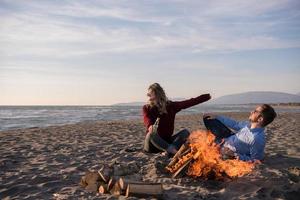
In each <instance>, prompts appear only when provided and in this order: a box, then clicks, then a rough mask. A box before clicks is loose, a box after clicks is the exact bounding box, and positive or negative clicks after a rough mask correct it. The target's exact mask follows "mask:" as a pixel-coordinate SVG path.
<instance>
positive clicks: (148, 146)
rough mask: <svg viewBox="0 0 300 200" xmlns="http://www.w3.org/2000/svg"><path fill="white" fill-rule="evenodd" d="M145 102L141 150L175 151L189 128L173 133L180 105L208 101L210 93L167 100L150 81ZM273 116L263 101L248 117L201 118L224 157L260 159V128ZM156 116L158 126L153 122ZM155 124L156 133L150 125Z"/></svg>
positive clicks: (211, 116)
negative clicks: (246, 119)
mask: <svg viewBox="0 0 300 200" xmlns="http://www.w3.org/2000/svg"><path fill="white" fill-rule="evenodd" d="M147 96H148V98H149V102H148V104H146V105H144V106H143V118H144V124H145V126H146V128H147V131H146V137H145V141H144V151H146V152H149V153H158V152H162V151H165V152H168V153H169V154H171V155H173V154H175V153H176V152H177V151H178V149H179V148H180V146H181V145H182V144H183V143H185V142H186V140H187V138H188V137H189V134H190V132H189V131H188V130H187V129H184V130H181V131H179V132H178V133H176V134H174V135H173V131H174V121H175V115H176V114H177V113H178V112H179V111H181V110H182V109H186V108H189V107H192V106H195V105H197V104H200V103H203V102H205V101H208V100H209V99H210V98H211V96H210V94H203V95H200V96H198V97H196V98H191V99H189V100H185V101H170V100H168V98H167V97H166V94H165V92H164V90H163V88H162V87H161V86H160V85H159V84H158V83H154V84H152V85H150V86H149V88H148V93H147ZM275 117H276V112H275V111H274V109H273V108H272V107H271V106H270V105H268V104H263V105H259V106H257V107H256V109H255V110H253V111H252V112H251V113H250V116H249V119H248V121H243V122H237V121H235V120H232V119H230V118H227V117H224V116H216V115H213V114H204V116H203V122H204V125H205V126H206V128H207V129H208V130H210V131H211V132H212V133H213V134H214V135H215V136H216V140H215V141H216V142H217V143H219V144H220V146H221V153H222V156H223V157H224V158H229V159H240V160H243V161H256V160H259V161H261V160H262V159H263V158H264V148H265V144H266V138H265V132H264V128H265V127H266V126H267V125H268V124H270V123H271V122H272V121H273V120H274V119H275ZM157 119H159V123H158V126H157V127H155V126H156V123H155V122H157ZM154 128H155V129H156V128H157V134H153V133H154V131H153V129H154Z"/></svg>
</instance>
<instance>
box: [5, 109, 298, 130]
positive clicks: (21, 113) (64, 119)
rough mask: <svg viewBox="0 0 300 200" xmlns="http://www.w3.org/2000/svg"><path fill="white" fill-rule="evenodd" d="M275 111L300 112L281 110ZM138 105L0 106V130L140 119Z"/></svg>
mask: <svg viewBox="0 0 300 200" xmlns="http://www.w3.org/2000/svg"><path fill="white" fill-rule="evenodd" d="M254 107H255V106H254V105H206V104H204V105H199V106H195V107H192V108H189V109H186V110H182V111H181V112H180V113H178V114H179V115H182V114H196V113H199V114H203V113H207V112H209V113H214V112H250V111H251V110H252V109H253V108H254ZM276 111H277V112H279V113H280V112H300V109H299V108H297V109H290V108H288V107H287V108H280V109H276ZM141 118H142V108H141V106H0V131H4V130H11V129H19V128H30V127H46V126H51V125H61V124H73V123H77V122H83V121H97V120H128V119H141Z"/></svg>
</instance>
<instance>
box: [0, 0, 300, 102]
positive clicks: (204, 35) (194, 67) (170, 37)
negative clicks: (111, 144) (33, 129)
mask: <svg viewBox="0 0 300 200" xmlns="http://www.w3.org/2000/svg"><path fill="white" fill-rule="evenodd" d="M154 82H158V83H160V84H161V85H162V87H163V88H164V89H165V91H166V94H167V96H168V97H169V98H177V97H181V98H191V97H196V96H198V95H200V94H203V93H210V94H211V95H212V96H213V98H217V97H220V96H223V95H227V94H233V93H241V92H247V91H279V92H287V93H293V94H295V93H299V92H300V1H299V0H264V1H259V0H247V1H244V0H240V1H237V0H226V1H223V0H218V1H217V0H211V1H206V0H205V1H204V0H172V1H171V0H164V1H162V0H151V1H149V0H129V1H117V0H116V1H110V0H107V1H101V0H99V1H90V0H81V1H78V0H72V1H64V0H36V1H32V0H26V1H22V0H0V105H110V104H114V103H120V102H133V101H146V92H147V88H148V86H149V85H150V84H151V83H154Z"/></svg>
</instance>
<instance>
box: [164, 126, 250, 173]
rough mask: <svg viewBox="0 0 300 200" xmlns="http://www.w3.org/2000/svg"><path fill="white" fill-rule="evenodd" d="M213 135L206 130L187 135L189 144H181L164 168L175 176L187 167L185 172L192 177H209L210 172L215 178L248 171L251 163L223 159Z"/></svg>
mask: <svg viewBox="0 0 300 200" xmlns="http://www.w3.org/2000/svg"><path fill="white" fill-rule="evenodd" d="M214 141H215V136H214V135H213V134H212V133H211V132H208V131H196V132H193V133H192V134H191V135H190V137H189V145H185V146H181V148H180V149H179V151H178V152H177V154H176V155H175V156H174V158H173V159H172V160H171V162H170V163H169V164H168V166H167V167H166V169H167V170H168V171H169V172H171V173H172V174H173V176H172V177H173V178H175V177H176V176H177V175H178V174H180V173H181V172H182V171H185V169H187V168H188V171H187V174H188V175H189V176H194V177H199V176H201V177H204V178H205V179H207V178H209V177H210V176H211V175H212V174H213V175H214V178H216V179H223V178H224V175H225V176H229V177H238V176H243V175H245V174H247V173H249V172H250V171H251V170H252V169H253V167H254V164H253V163H249V162H244V161H241V160H237V159H235V160H223V159H222V157H221V153H220V147H219V146H218V145H217V144H215V142H214Z"/></svg>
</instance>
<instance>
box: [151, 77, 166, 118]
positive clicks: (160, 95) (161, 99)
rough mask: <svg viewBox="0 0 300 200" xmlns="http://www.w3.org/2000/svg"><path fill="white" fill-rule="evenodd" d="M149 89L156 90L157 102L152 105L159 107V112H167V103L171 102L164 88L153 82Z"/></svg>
mask: <svg viewBox="0 0 300 200" xmlns="http://www.w3.org/2000/svg"><path fill="white" fill-rule="evenodd" d="M148 90H151V91H152V92H154V94H155V97H156V104H155V105H151V104H150V106H151V107H152V106H156V107H157V108H158V111H159V114H164V113H167V104H168V102H169V100H168V98H167V96H166V93H165V91H164V89H163V88H162V87H161V86H160V85H159V84H158V83H153V84H151V85H150V86H149V88H148Z"/></svg>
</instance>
